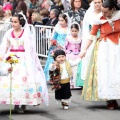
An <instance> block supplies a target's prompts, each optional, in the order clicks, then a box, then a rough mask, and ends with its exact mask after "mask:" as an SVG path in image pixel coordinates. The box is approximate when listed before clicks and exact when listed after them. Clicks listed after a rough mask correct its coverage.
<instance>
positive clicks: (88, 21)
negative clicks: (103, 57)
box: [76, 2, 100, 86]
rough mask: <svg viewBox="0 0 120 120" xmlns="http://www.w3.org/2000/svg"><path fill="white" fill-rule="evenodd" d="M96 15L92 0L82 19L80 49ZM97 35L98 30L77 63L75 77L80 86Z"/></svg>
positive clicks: (82, 82)
mask: <svg viewBox="0 0 120 120" xmlns="http://www.w3.org/2000/svg"><path fill="white" fill-rule="evenodd" d="M91 16H92V17H91ZM97 16H98V14H96V13H95V10H94V2H92V3H91V7H90V8H89V9H88V10H87V12H86V14H85V16H84V19H83V29H82V44H81V51H82V50H83V49H84V46H85V44H86V42H87V41H88V36H89V34H90V31H91V28H92V26H93V24H94V21H95V18H96V17H97ZM99 37H100V31H98V32H97V37H96V38H95V39H94V40H93V42H92V44H91V46H90V47H89V48H88V50H87V53H86V55H85V57H84V58H82V61H81V62H80V63H79V64H78V69H77V76H76V79H77V81H79V83H80V86H83V85H84V80H85V76H86V71H87V68H88V64H89V61H90V58H91V54H92V52H93V48H94V45H95V42H96V40H97V39H98V38H99Z"/></svg>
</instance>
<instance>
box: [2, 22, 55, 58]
mask: <svg viewBox="0 0 120 120" xmlns="http://www.w3.org/2000/svg"><path fill="white" fill-rule="evenodd" d="M29 27H30V31H31V32H32V34H34V35H35V36H36V52H37V54H38V56H39V57H44V58H47V53H48V49H49V47H50V42H49V41H50V39H51V36H52V31H53V27H51V26H42V25H36V26H35V27H33V25H29ZM10 28H11V23H10V22H9V23H8V22H7V23H6V22H2V21H0V41H1V40H2V38H3V36H4V34H5V32H6V31H7V30H8V29H10Z"/></svg>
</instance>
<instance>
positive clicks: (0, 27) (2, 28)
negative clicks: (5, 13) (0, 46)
mask: <svg viewBox="0 0 120 120" xmlns="http://www.w3.org/2000/svg"><path fill="white" fill-rule="evenodd" d="M10 28H11V22H2V21H0V43H1V42H2V38H3V36H4V34H5V32H6V31H7V30H9V29H10Z"/></svg>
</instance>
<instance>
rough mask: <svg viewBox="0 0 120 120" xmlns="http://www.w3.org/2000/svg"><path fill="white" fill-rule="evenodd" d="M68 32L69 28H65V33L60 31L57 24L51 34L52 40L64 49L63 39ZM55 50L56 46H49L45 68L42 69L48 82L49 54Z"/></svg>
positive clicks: (51, 60) (51, 59)
mask: <svg viewBox="0 0 120 120" xmlns="http://www.w3.org/2000/svg"><path fill="white" fill-rule="evenodd" d="M68 31H69V27H67V28H66V31H62V30H61V29H60V25H59V24H57V25H56V27H55V28H54V32H53V37H52V39H54V40H56V41H57V45H61V46H63V47H64V45H65V38H66V36H67V33H68ZM55 49H57V46H51V47H50V49H49V51H48V58H47V61H46V64H45V68H44V73H45V76H46V80H47V81H49V80H50V76H49V66H50V64H51V63H53V61H54V60H53V57H52V56H51V52H52V51H53V50H55Z"/></svg>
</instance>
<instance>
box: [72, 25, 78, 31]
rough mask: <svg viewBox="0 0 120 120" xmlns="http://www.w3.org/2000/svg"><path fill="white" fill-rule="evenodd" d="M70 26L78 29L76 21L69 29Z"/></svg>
mask: <svg viewBox="0 0 120 120" xmlns="http://www.w3.org/2000/svg"><path fill="white" fill-rule="evenodd" d="M72 28H76V29H77V30H78V31H79V26H78V24H76V23H75V24H72V25H71V29H72Z"/></svg>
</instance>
